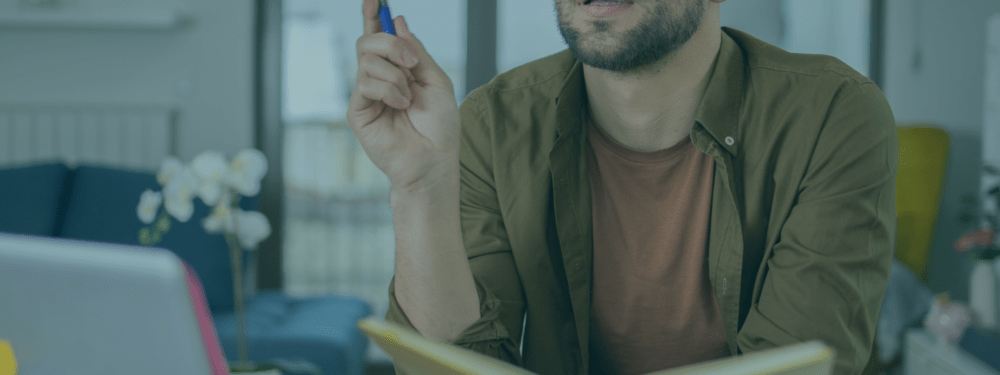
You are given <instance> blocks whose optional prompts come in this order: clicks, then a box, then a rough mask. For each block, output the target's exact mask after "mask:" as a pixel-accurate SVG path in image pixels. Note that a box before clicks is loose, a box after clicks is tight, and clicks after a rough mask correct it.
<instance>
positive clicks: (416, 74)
mask: <svg viewBox="0 0 1000 375" xmlns="http://www.w3.org/2000/svg"><path fill="white" fill-rule="evenodd" d="M362 14H363V16H364V35H362V36H361V37H360V38H358V42H357V52H358V76H357V80H356V84H355V86H354V92H353V94H352V95H351V101H350V104H349V106H348V112H347V123H348V125H350V127H351V130H352V131H353V132H354V134H355V135H356V136H357V138H358V141H359V142H360V143H361V146H362V148H364V150H365V152H366V153H367V154H368V157H369V158H371V160H372V162H373V163H375V165H376V166H377V167H378V168H379V169H381V170H382V172H384V173H385V174H386V175H387V176H388V177H389V181H390V182H391V183H392V187H393V189H401V188H408V187H412V186H414V185H417V184H421V185H425V184H426V185H433V181H428V180H430V179H435V178H439V177H441V176H457V174H458V148H459V113H458V104H457V103H456V101H455V91H454V88H453V86H452V83H451V79H449V78H448V76H447V75H446V74H445V73H444V71H443V70H441V67H439V66H438V65H437V63H435V62H434V59H433V58H431V56H430V55H429V54H427V51H426V50H425V49H424V46H423V44H422V43H420V41H419V40H417V38H416V37H415V36H414V35H413V34H412V33H411V32H410V29H409V27H407V25H406V21H405V20H404V19H403V17H402V16H400V17H396V19H395V20H393V22H394V24H395V27H396V34H397V35H391V34H388V33H384V32H382V28H381V26H380V23H379V22H380V21H379V16H378V1H377V0H364V3H363V5H362Z"/></svg>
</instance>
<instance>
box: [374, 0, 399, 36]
mask: <svg viewBox="0 0 1000 375" xmlns="http://www.w3.org/2000/svg"><path fill="white" fill-rule="evenodd" d="M378 6H379V8H378V18H379V19H380V20H382V31H385V32H386V33H389V34H392V35H396V26H395V25H393V24H392V14H390V13H389V2H388V1H387V0H378Z"/></svg>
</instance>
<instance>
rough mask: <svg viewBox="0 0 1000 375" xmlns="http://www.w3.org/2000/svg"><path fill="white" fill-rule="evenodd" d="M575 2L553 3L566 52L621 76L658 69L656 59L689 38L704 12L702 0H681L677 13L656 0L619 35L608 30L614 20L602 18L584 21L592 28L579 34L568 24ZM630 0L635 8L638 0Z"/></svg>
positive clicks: (648, 0) (665, 3) (662, 1)
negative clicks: (639, 18)
mask: <svg viewBox="0 0 1000 375" xmlns="http://www.w3.org/2000/svg"><path fill="white" fill-rule="evenodd" d="M575 1H578V0H556V5H555V8H556V14H557V18H558V20H559V31H560V33H562V36H563V39H564V40H565V41H566V44H567V45H568V46H569V50H570V52H571V53H573V56H576V59H577V60H580V62H582V63H584V64H587V65H590V66H592V67H595V68H598V69H603V70H607V71H611V72H617V73H621V74H622V75H624V74H627V73H636V72H638V71H639V70H640V69H644V68H645V69H652V70H659V67H657V65H658V64H657V62H660V61H661V60H664V58H665V57H667V56H668V55H670V54H671V53H672V52H674V51H677V50H678V49H680V48H681V47H682V46H684V44H685V43H687V41H688V40H690V39H691V37H692V36H693V35H694V33H695V32H696V31H697V30H698V27H699V26H700V25H701V19H702V15H703V14H704V12H705V2H704V0H683V1H681V2H680V3H683V4H682V5H681V6H682V7H683V9H682V10H681V11H680V12H679V13H678V12H676V11H675V10H674V9H671V7H670V4H668V3H667V2H666V0H658V1H656V3H655V5H654V8H653V9H652V11H651V12H648V13H646V15H645V17H643V18H642V19H641V20H639V22H638V23H637V24H636V25H635V26H634V27H632V28H631V29H629V30H626V31H624V33H623V34H621V35H620V36H619V35H615V34H614V31H613V30H612V26H613V22H615V21H614V20H603V19H595V20H589V21H587V22H588V23H589V24H590V25H591V27H592V28H593V30H591V31H587V32H586V33H583V32H581V31H580V30H578V29H576V28H574V27H573V26H572V25H570V21H571V14H570V13H571V12H576V7H573V5H576V4H574V3H573V2H575ZM633 1H635V3H633V4H632V6H633V7H635V6H638V5H639V2H640V1H642V0H633ZM644 2H649V3H651V2H653V0H647V1H644ZM560 3H563V6H561V5H560ZM577 6H579V5H577ZM563 8H566V9H563ZM612 39H617V41H616V42H617V43H612V44H611V45H606V43H607V41H613V40H612Z"/></svg>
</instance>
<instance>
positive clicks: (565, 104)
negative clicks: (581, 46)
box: [555, 27, 746, 156]
mask: <svg viewBox="0 0 1000 375" xmlns="http://www.w3.org/2000/svg"><path fill="white" fill-rule="evenodd" d="M732 32H739V31H736V30H733V29H730V28H728V27H723V28H722V44H721V45H720V47H719V52H718V54H716V57H715V60H714V61H713V63H712V65H713V68H712V70H711V73H710V74H711V77H710V78H709V81H708V87H707V88H706V90H705V95H704V96H703V97H702V100H701V103H700V104H699V105H698V109H697V111H696V113H695V121H696V122H697V123H699V124H701V125H702V126H703V127H704V128H705V129H706V130H707V131H708V133H709V134H710V135H711V136H712V137H713V138H715V140H716V142H718V144H719V145H720V146H722V147H723V148H725V149H726V150H728V151H729V152H730V153H731V154H733V155H734V156H735V155H736V154H737V150H738V149H739V145H740V139H739V134H740V132H739V121H738V119H739V109H740V106H741V105H742V101H743V94H744V89H745V83H744V82H745V78H744V77H745V68H746V63H745V61H746V59H745V56H744V54H743V51H742V50H741V49H740V46H739V45H737V44H736V41H734V40H733V38H732V37H730V36H729V33H732ZM561 57H563V58H564V59H566V60H564V62H565V63H566V64H567V65H569V64H572V67H571V68H570V71H569V73H568V74H567V76H566V79H565V80H564V81H563V83H562V87H560V89H559V94H558V96H557V97H556V98H555V104H556V118H557V121H559V123H558V125H557V132H558V134H559V135H560V136H565V135H568V134H570V133H571V132H576V131H579V130H580V129H582V128H583V126H582V125H583V123H582V121H580V119H581V117H579V115H580V114H581V110H582V108H585V107H584V105H583V104H584V100H587V95H586V90H585V88H586V84H585V83H584V79H583V63H581V62H580V61H579V60H576V58H575V57H573V55H572V54H571V53H570V52H569V50H565V51H563V52H562V56H561Z"/></svg>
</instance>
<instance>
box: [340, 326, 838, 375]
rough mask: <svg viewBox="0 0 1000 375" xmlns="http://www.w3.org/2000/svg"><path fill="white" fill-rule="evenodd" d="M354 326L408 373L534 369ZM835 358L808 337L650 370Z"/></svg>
mask: <svg viewBox="0 0 1000 375" xmlns="http://www.w3.org/2000/svg"><path fill="white" fill-rule="evenodd" d="M358 327H359V328H361V331H362V332H364V333H365V335H367V336H368V337H370V338H371V339H372V340H373V341H374V342H375V343H376V344H378V345H379V346H380V347H382V349H384V350H385V352H386V353H388V354H389V356H391V357H392V359H393V364H394V365H395V366H396V367H397V368H399V369H401V370H404V371H406V372H407V373H408V374H414V375H420V374H533V373H532V372H530V371H527V370H525V369H523V368H520V367H517V366H514V365H512V364H509V363H507V362H503V361H500V360H498V359H496V358H493V357H489V356H486V355H483V354H481V353H477V352H474V351H471V350H468V349H465V348H461V347H458V346H454V345H448V344H442V343H439V342H436V341H431V340H429V339H426V338H424V337H423V336H420V335H419V334H417V333H415V332H413V331H411V330H407V329H404V328H402V327H400V326H399V325H396V324H393V323H391V322H385V321H382V320H379V319H374V318H368V319H364V320H361V321H360V322H358ZM834 358H835V353H834V351H833V349H831V348H830V347H828V346H826V345H825V344H823V343H822V342H820V341H811V342H805V343H800V344H794V345H789V346H785V347H781V348H775V349H770V350H762V351H759V352H754V353H749V354H745V355H741V356H736V357H727V358H722V359H718V360H714V361H709V362H704V363H698V364H693V365H689V366H684V367H679V368H675V369H670V370H666V371H660V372H655V373H653V374H655V375H700V374H718V375H735V374H748V375H749V374H753V375H758V374H759V375H763V374H768V375H829V374H831V373H832V372H833V360H834Z"/></svg>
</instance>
